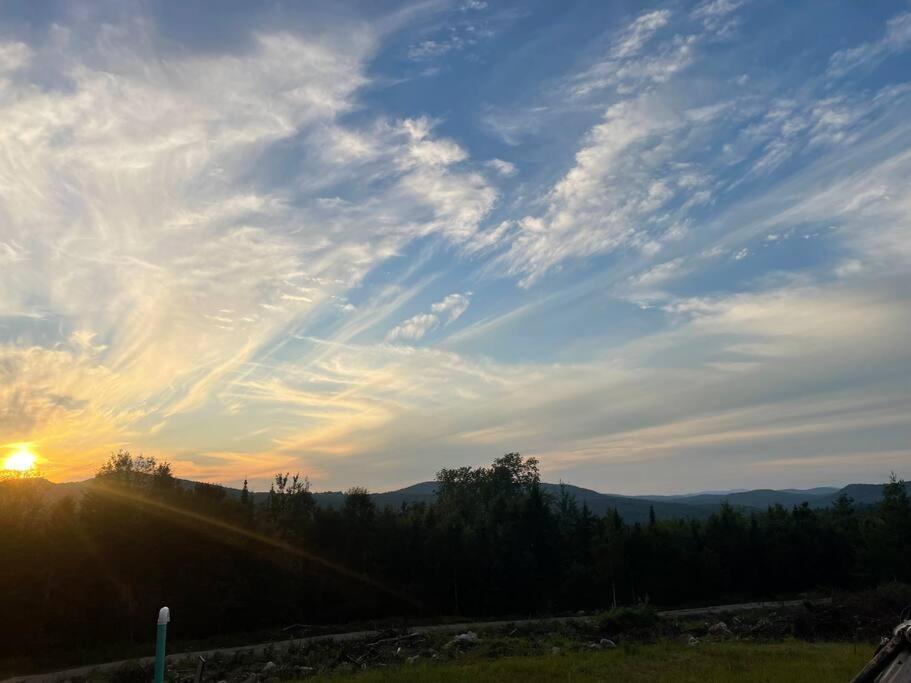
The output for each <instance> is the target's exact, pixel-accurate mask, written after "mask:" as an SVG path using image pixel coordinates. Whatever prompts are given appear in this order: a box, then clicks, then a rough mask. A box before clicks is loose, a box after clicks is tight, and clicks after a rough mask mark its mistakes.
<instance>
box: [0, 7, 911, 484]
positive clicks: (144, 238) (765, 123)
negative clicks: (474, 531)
mask: <svg viewBox="0 0 911 683" xmlns="http://www.w3.org/2000/svg"><path fill="white" fill-rule="evenodd" d="M909 73H911V4H909V3H908V2H878V3H856V2H831V3H825V4H820V3H792V2H775V3H759V2H755V1H740V0H709V1H705V2H656V3H642V2H635V3H634V2H610V3H605V2H561V3H553V2H521V3H518V2H517V3H508V2H492V1H490V0H488V1H487V2H484V1H482V0H459V1H458V2H437V1H429V2H420V3H404V4H396V3H386V2H384V3H372V2H363V3H322V4H318V3H282V2H270V3H261V4H256V3H249V2H223V3H218V5H217V10H216V9H215V6H213V5H212V4H211V3H192V2H151V1H149V2H107V3H106V2H95V3H79V2H41V3H35V2H9V1H8V2H6V3H4V4H3V5H2V6H0V120H2V121H3V126H2V127H0V151H2V154H0V445H4V447H5V448H7V449H10V450H11V451H15V450H18V449H20V448H21V447H22V444H27V445H28V446H27V447H28V448H30V449H31V450H33V451H34V452H36V453H37V454H38V455H39V456H40V458H41V467H42V470H44V471H45V472H46V473H47V474H48V475H49V476H50V477H51V478H52V479H74V478H82V477H85V476H88V475H90V474H91V472H92V471H93V470H94V468H95V467H96V466H97V464H98V462H99V461H100V460H101V459H103V458H104V457H105V454H107V453H109V452H110V451H111V450H116V449H117V448H121V447H123V448H128V449H130V450H133V451H139V452H144V453H146V454H150V455H156V456H159V457H162V458H165V459H168V460H171V461H172V462H173V463H174V465H175V469H176V471H177V472H178V474H181V475H183V476H187V477H192V478H202V479H208V480H212V481H220V482H224V483H230V484H237V483H238V482H240V481H241V480H243V478H244V477H248V478H249V479H250V480H251V482H253V484H254V486H258V487H263V486H266V485H267V484H266V482H267V481H268V479H269V477H270V476H271V474H272V473H274V472H276V471H285V470H290V471H298V470H299V471H300V472H302V473H304V474H307V475H309V477H310V478H311V480H312V482H313V484H314V487H315V488H317V489H327V488H345V487H347V486H349V485H354V484H365V485H367V486H369V487H371V488H373V489H384V488H389V487H394V486H398V485H402V484H407V483H411V482H414V481H419V480H424V479H428V478H430V477H432V475H433V474H434V473H435V472H436V471H437V470H438V469H439V468H441V467H443V466H454V465H461V464H479V463H483V462H489V461H490V460H491V459H492V458H494V457H496V456H498V455H500V454H502V453H504V452H507V451H520V452H521V453H523V454H525V455H534V456H536V457H538V458H539V459H540V461H541V466H542V470H543V472H544V476H545V478H546V479H548V480H551V481H556V480H560V479H562V480H565V481H569V482H572V483H576V484H579V485H583V486H589V487H592V488H596V489H600V490H609V491H615V492H621V493H644V492H651V493H663V492H677V491H689V490H701V489H717V488H740V487H761V486H770V487H773V486H778V487H793V486H810V485H817V484H842V483H847V482H852V481H881V480H883V479H885V478H886V477H887V476H888V475H889V473H890V472H891V471H895V472H896V473H898V474H899V475H903V476H906V477H911V446H909V443H911V440H909V437H911V422H909V419H908V416H909V414H911V410H909V409H911V364H909V361H911V345H909V344H908V342H907V340H908V338H909V333H911V286H909V285H911V191H909V189H908V188H909V186H911V185H909V180H911V117H909V116H908V112H909V110H911V108H909V105H911V82H909V81H908V74H909Z"/></svg>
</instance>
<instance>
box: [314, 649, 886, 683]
mask: <svg viewBox="0 0 911 683" xmlns="http://www.w3.org/2000/svg"><path fill="white" fill-rule="evenodd" d="M871 654H872V648H871V647H870V646H868V645H864V644H860V645H856V646H855V645H852V644H850V643H802V642H796V641H789V642H785V643H770V644H757V643H703V644H700V645H698V646H695V647H687V646H685V645H681V644H677V643H663V644H659V645H642V646H634V647H631V648H625V649H624V648H618V649H616V650H607V651H595V652H584V653H580V652H573V653H571V652H567V653H564V654H558V655H537V656H533V657H504V658H502V659H491V660H481V659H477V658H471V656H470V655H466V657H465V659H464V660H462V661H459V662H451V661H450V662H446V663H433V662H428V663H426V664H416V665H413V666H407V665H402V666H400V667H394V668H393V667H390V668H385V669H376V670H373V671H366V672H362V673H358V674H350V675H346V676H329V677H323V678H320V679H319V680H323V681H333V682H335V683H339V682H341V681H356V682H357V683H373V682H378V681H404V682H406V683H407V682H408V681H414V682H415V683H417V682H425V681H431V682H432V681H440V682H446V683H448V682H450V681H465V682H466V683H483V682H484V681H491V682H495V683H506V682H507V681H521V682H522V683H533V682H535V681H572V682H573V683H585V682H587V681H618V682H619V681H623V682H627V681H633V682H635V681H675V682H680V683H686V682H689V681H692V682H694V683H695V682H697V681H698V682H699V683H705V682H709V683H711V682H713V681H715V682H717V681H738V682H741V681H743V682H746V683H760V682H762V683H766V682H767V683H772V682H774V683H783V682H785V681H795V682H796V681H800V682H801V683H816V682H822V681H847V680H850V679H851V677H852V676H854V675H855V674H856V673H857V672H858V671H860V669H862V668H863V666H864V665H865V664H866V663H867V661H868V659H869V658H870V656H871ZM310 680H313V679H310Z"/></svg>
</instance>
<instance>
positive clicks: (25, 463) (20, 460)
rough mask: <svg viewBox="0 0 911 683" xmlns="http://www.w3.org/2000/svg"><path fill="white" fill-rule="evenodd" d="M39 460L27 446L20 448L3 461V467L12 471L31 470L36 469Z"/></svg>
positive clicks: (22, 471) (23, 471)
mask: <svg viewBox="0 0 911 683" xmlns="http://www.w3.org/2000/svg"><path fill="white" fill-rule="evenodd" d="M37 461H38V458H37V456H36V455H35V454H34V453H32V452H31V451H30V450H28V449H27V448H20V449H19V450H18V451H16V452H15V453H13V454H12V455H11V456H9V457H8V458H7V459H6V460H4V461H3V469H5V470H10V471H12V472H21V473H25V472H31V471H32V470H33V469H35V464H36V462H37Z"/></svg>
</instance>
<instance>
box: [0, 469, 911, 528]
mask: <svg viewBox="0 0 911 683" xmlns="http://www.w3.org/2000/svg"><path fill="white" fill-rule="evenodd" d="M177 481H178V482H179V485H180V486H182V487H183V488H185V489H192V488H193V487H194V486H196V484H197V483H198V482H195V481H192V480H189V479H178V480H177ZM90 484H91V480H86V481H81V482H65V483H59V484H58V483H53V482H50V481H48V480H47V479H40V478H36V479H25V480H12V481H6V482H0V494H2V493H3V491H4V489H6V488H7V487H9V486H11V485H18V486H19V488H20V490H21V488H22V487H29V488H30V489H32V490H33V491H35V492H37V494H38V496H39V497H40V498H41V499H42V500H44V501H45V502H47V503H54V502H56V501H58V500H61V499H62V498H65V497H67V496H71V497H74V498H78V497H80V496H81V495H82V493H83V492H84V491H85V490H87V488H88V487H89V486H90ZM542 486H543V488H544V491H545V492H546V493H548V494H550V495H551V496H552V497H553V498H554V499H556V498H557V497H559V495H560V491H561V486H562V488H564V489H565V490H566V492H567V493H569V494H570V495H571V496H573V497H574V498H575V499H576V502H577V503H578V504H579V505H583V504H585V505H587V506H588V509H589V510H591V512H592V513H594V514H596V515H604V514H606V513H608V512H609V511H610V510H614V509H615V510H617V512H618V513H619V514H620V516H621V517H623V519H624V520H626V521H627V522H631V523H634V522H640V523H641V522H647V521H648V519H649V514H650V509H652V508H654V511H655V516H656V517H657V518H658V519H704V518H706V517H708V516H709V515H711V514H712V513H713V512H716V511H717V510H718V508H719V507H720V505H721V504H722V503H723V502H727V503H730V504H731V505H733V506H735V507H737V508H740V509H742V510H744V511H745V512H749V511H753V510H765V509H766V508H767V507H769V506H770V505H776V504H777V505H783V506H785V507H793V506H795V505H800V504H802V503H804V502H807V503H809V504H810V505H811V506H812V507H816V508H822V507H827V506H829V505H831V504H832V503H833V502H834V501H835V500H836V499H837V498H838V497H839V496H840V495H842V494H846V495H848V496H850V497H851V498H852V499H854V502H855V503H856V504H858V505H872V504H875V503H877V502H879V500H880V499H881V498H882V489H883V487H882V484H849V485H848V486H845V487H843V488H840V489H839V488H835V487H817V488H812V489H805V490H800V489H781V490H776V489H756V490H753V491H733V492H729V493H698V494H690V495H676V496H621V495H617V494H610V493H600V492H598V491H593V490H591V489H586V488H582V487H580V486H573V485H572V484H562V485H561V484H549V483H544V484H542ZM905 487H906V489H907V490H908V491H909V493H911V483H906V484H905ZM224 489H225V491H226V493H227V495H228V496H229V497H231V498H239V497H240V490H239V489H236V488H231V487H224ZM253 495H254V501H255V502H257V503H262V502H264V501H265V500H266V498H267V496H268V495H269V494H268V492H265V491H257V492H255V493H254V494H253ZM370 495H371V497H372V498H373V501H374V503H375V504H376V506H377V507H378V508H385V507H392V508H399V507H401V506H402V505H405V504H407V505H411V504H416V503H429V502H432V501H433V500H434V498H435V497H436V484H435V482H432V481H425V482H421V483H419V484H413V485H411V486H406V487H405V488H402V489H396V490H394V491H383V492H379V493H372V494H370ZM313 497H314V499H315V500H316V502H317V504H318V505H320V506H322V507H327V508H336V507H339V506H341V505H342V504H343V503H344V501H345V494H344V492H342V491H315V492H313Z"/></svg>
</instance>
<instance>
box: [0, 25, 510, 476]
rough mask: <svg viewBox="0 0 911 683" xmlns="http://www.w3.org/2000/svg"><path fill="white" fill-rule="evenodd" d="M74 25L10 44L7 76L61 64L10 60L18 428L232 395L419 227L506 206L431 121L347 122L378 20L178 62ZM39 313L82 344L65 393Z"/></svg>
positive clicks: (5, 221) (2, 167)
mask: <svg viewBox="0 0 911 683" xmlns="http://www.w3.org/2000/svg"><path fill="white" fill-rule="evenodd" d="M75 30H77V29H61V32H62V33H67V32H70V33H67V36H68V37H67V39H66V40H61V41H60V42H59V43H55V44H47V45H40V46H39V45H36V46H34V47H32V48H23V47H22V46H21V45H18V44H17V45H13V46H12V47H10V46H9V45H8V44H4V46H3V48H2V50H0V69H2V70H5V71H4V73H5V72H6V71H10V70H12V69H17V68H21V67H22V66H23V65H24V64H25V63H26V62H27V61H28V60H30V59H32V60H34V61H35V62H36V63H45V61H46V60H45V57H47V55H44V54H42V51H43V50H46V51H48V54H51V53H53V63H54V64H55V68H56V69H59V70H60V72H61V73H65V74H66V75H67V79H68V83H67V87H66V88H64V89H55V88H53V87H45V88H34V87H32V86H31V85H30V84H28V83H26V82H23V83H19V82H18V81H8V80H4V77H3V74H2V73H0V91H2V93H3V97H0V118H2V119H3V121H4V125H3V126H2V128H0V146H2V147H3V149H4V155H3V157H2V159H0V187H2V189H3V191H2V192H0V217H2V218H0V221H2V223H0V225H2V227H0V264H2V266H3V269H4V277H3V278H0V302H2V303H0V317H3V316H6V317H7V320H6V321H3V326H2V327H0V355H3V354H6V355H8V356H9V357H10V358H15V359H16V360H15V363H16V370H15V373H14V374H13V375H7V376H6V377H5V378H4V382H3V383H4V386H5V389H4V391H3V392H2V394H0V412H4V411H6V413H7V414H16V415H20V416H21V419H19V420H18V425H19V426H18V427H17V429H18V430H19V431H18V432H17V434H19V435H20V436H21V438H20V439H19V440H29V441H38V442H42V443H43V447H44V448H46V449H52V448H70V447H71V446H72V443H70V444H69V445H67V444H66V443H65V441H64V440H63V437H62V435H64V434H69V435H71V431H70V428H69V427H68V426H67V425H69V424H70V423H71V422H72V424H76V421H78V419H79V416H80V415H82V416H83V417H84V418H85V419H84V423H83V427H82V429H83V430H84V438H82V440H80V441H79V442H78V443H79V444H81V445H85V446H86V447H85V448H82V446H80V448H79V449H77V450H80V452H81V453H82V455H81V456H80V457H81V458H83V459H91V458H94V457H97V454H98V453H99V452H104V451H106V450H109V449H110V447H111V444H112V443H114V442H115V441H116V440H119V441H120V443H122V442H123V439H124V438H128V437H125V435H128V434H138V433H146V434H151V433H157V432H159V431H160V430H162V429H164V428H165V427H166V425H167V423H168V420H169V419H171V417H173V416H175V415H177V414H179V413H184V412H188V411H193V410H203V409H206V410H212V411H215V412H218V411H219V410H228V409H229V408H228V405H226V404H222V403H221V399H220V398H219V397H220V396H222V395H224V392H226V391H227V389H226V387H228V386H230V384H231V382H232V381H233V379H234V378H235V377H236V376H238V374H242V373H243V372H245V368H247V367H248V365H249V364H250V363H252V362H253V359H254V358H261V356H262V354H263V353H265V352H266V351H267V350H268V349H271V348H273V347H274V346H275V345H276V344H282V343H285V342H284V340H283V338H282V336H283V335H287V330H288V329H289V327H293V326H297V325H300V324H302V322H303V321H305V320H309V319H310V316H311V315H313V314H315V313H316V312H317V311H319V310H320V307H323V306H333V307H334V305H335V304H334V302H335V301H337V299H333V298H332V297H333V295H339V294H342V293H343V292H344V291H345V290H346V289H348V288H350V287H352V286H354V285H356V284H358V283H359V282H360V281H361V279H362V278H363V277H364V275H365V274H366V273H367V272H369V271H370V270H371V269H372V268H374V267H375V266H376V265H377V264H379V263H381V262H382V261H383V260H385V259H387V258H390V257H392V256H394V255H396V254H398V253H399V252H400V250H401V249H402V247H403V246H404V245H406V244H407V243H408V242H409V241H411V240H413V239H416V238H420V237H425V236H428V235H431V234H438V235H442V236H444V237H445V238H446V239H449V240H451V241H453V242H456V243H465V242H466V241H468V240H469V239H470V238H471V236H472V235H474V234H475V232H477V230H478V227H479V224H480V222H481V221H482V220H483V218H484V217H485V216H486V215H487V213H488V212H489V211H490V209H491V207H492V206H493V204H494V202H495V201H496V198H497V194H496V191H495V190H494V189H493V188H491V187H490V186H489V185H488V184H487V182H486V180H485V178H484V176H483V175H482V174H481V173H478V172H473V171H471V170H468V169H463V168H462V167H461V166H462V164H463V163H464V162H465V161H466V160H467V154H466V153H465V151H464V150H463V149H462V148H461V147H460V146H459V145H457V144H456V143H454V142H452V141H450V140H446V139H441V138H438V137H435V136H434V134H433V130H432V129H433V125H432V123H431V122H429V121H428V120H426V119H420V118H419V119H404V120H400V121H395V122H388V121H383V120H378V121H373V122H369V121H368V122H366V123H364V124H362V126H361V127H351V126H346V125H343V124H342V123H340V121H339V116H340V115H341V114H344V113H346V112H348V111H350V110H352V109H353V108H354V107H356V106H357V93H358V92H359V90H360V89H361V88H362V87H363V86H364V85H365V84H367V82H368V80H367V77H366V76H365V74H364V71H365V64H366V61H367V59H368V58H369V57H370V56H371V54H372V52H373V50H375V47H376V36H375V35H373V34H372V33H370V32H369V31H367V30H365V29H364V28H363V27H358V26H339V27H337V28H336V29H334V30H333V31H332V32H329V33H324V34H323V35H320V36H319V37H316V38H313V37H310V38H308V37H305V36H301V35H292V34H289V33H256V34H253V36H252V40H251V44H250V46H249V48H248V49H245V50H244V51H242V52H240V53H239V54H231V53H192V52H186V53H177V54H174V55H163V54H162V53H159V52H158V51H157V49H156V45H157V43H158V40H159V37H158V36H157V35H156V34H155V33H154V30H153V29H152V28H151V25H150V24H143V23H141V22H135V23H132V24H129V25H127V26H116V25H109V26H106V27H105V31H104V32H103V33H104V35H103V36H101V37H98V38H97V39H96V38H95V37H93V35H90V34H87V35H86V36H78V39H77V36H74V35H71V32H72V31H75ZM92 30H93V31H94V28H93V29H92ZM341 34H344V39H343V40H342V39H341V38H340V35H341ZM341 46H344V47H341ZM32 51H34V54H33V53H32ZM291 139H293V140H294V146H295V150H296V151H295V156H297V157H299V158H301V161H300V163H299V164H296V165H295V164H291V165H290V166H289V167H288V169H287V173H286V174H285V177H284V178H282V179H278V180H277V179H276V178H275V177H274V176H272V174H270V173H269V172H268V171H267V169H268V168H269V166H270V163H271V161H270V156H269V155H270V154H272V153H273V151H274V150H278V151H282V146H283V145H285V144H286V142H287V141H289V140H291ZM339 186H344V187H346V188H348V189H347V190H346V194H345V197H344V198H340V197H338V196H336V195H337V193H338V189H337V188H338V187H339ZM333 190H334V192H333ZM342 310H346V311H349V312H352V311H351V307H350V304H347V303H345V304H342ZM9 316H16V318H15V320H13V321H12V322H8V319H9ZM23 316H28V317H23ZM40 319H45V320H48V321H50V324H51V325H52V327H53V328H58V329H59V330H60V335H62V336H63V337H64V338H69V337H70V336H71V335H75V336H72V339H73V340H75V341H74V342H73V343H74V344H76V347H73V350H72V351H71V353H77V352H78V353H79V354H81V355H80V358H81V359H82V360H81V361H80V362H79V365H78V372H75V371H74V372H73V373H71V374H70V375H68V377H69V379H66V380H64V379H61V380H60V382H61V386H65V387H66V392H67V394H68V395H67V396H61V397H59V398H58V399H57V400H56V401H55V402H54V403H52V404H51V403H48V399H47V397H46V396H45V395H44V394H46V392H47V391H48V388H47V386H46V384H47V383H46V381H45V379H43V378H44V377H45V375H44V374H42V373H43V372H44V371H43V370H42V367H44V366H46V367H61V366H63V365H66V363H67V362H70V361H67V360H66V359H63V357H62V356H61V355H60V354H63V353H64V352H63V351H53V352H52V351H50V350H49V348H52V347H53V344H54V343H55V340H54V339H53V338H51V339H49V340H48V339H47V338H46V337H45V338H43V339H42V340H41V341H40V346H34V348H32V346H30V344H31V342H30V341H29V340H30V339H32V338H35V339H38V338H39V337H38V336H37V335H31V336H30V335H28V334H25V333H24V332H23V330H26V331H27V330H28V329H31V328H28V327H27V325H33V326H34V324H35V323H29V322H27V321H30V320H40ZM90 335H91V336H90ZM35 343H36V344H37V343H39V342H35ZM89 344H90V345H91V348H93V349H97V352H94V353H92V354H87V353H86V349H88V348H89ZM77 347H78V348H77ZM28 349H31V350H28ZM55 353H56V354H57V355H53V354H55ZM48 354H51V355H48ZM42 358H45V360H41V359H42ZM48 359H50V360H48ZM58 359H59V362H58ZM11 362H12V361H11ZM42 363H44V366H43V365H42ZM60 377H61V378H62V377H63V375H60ZM14 407H15V408H14ZM95 416H97V419H96V417H95ZM57 435H61V436H59V437H58V436H57ZM73 443H75V442H73ZM89 443H91V448H88V447H87V446H88V444H89ZM55 444H56V445H55ZM49 454H50V453H49ZM68 458H69V456H61V460H62V461H67V462H68ZM59 466H60V467H63V462H60V463H59ZM67 466H72V467H73V468H76V467H77V463H75V462H68V465H67ZM81 466H82V467H85V466H86V465H85V464H84V460H83V464H82V465H81ZM52 474H54V473H53V472H52Z"/></svg>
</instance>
